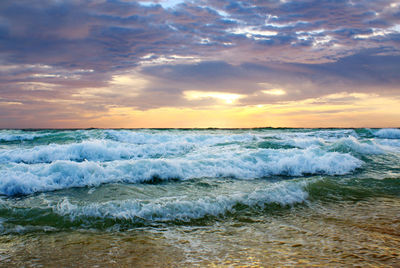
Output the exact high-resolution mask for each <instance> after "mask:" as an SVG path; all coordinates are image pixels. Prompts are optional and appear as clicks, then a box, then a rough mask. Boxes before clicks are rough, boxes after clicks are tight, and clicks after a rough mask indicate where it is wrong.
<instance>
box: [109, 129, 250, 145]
mask: <svg viewBox="0 0 400 268" xmlns="http://www.w3.org/2000/svg"><path fill="white" fill-rule="evenodd" d="M105 133H106V137H107V138H108V139H112V140H116V141H120V142H125V143H133V144H160V143H165V142H177V141H179V142H182V143H194V144H196V145H199V146H201V145H215V144H225V143H232V142H246V141H254V140H257V139H258V137H257V136H256V135H254V134H250V133H246V134H229V135H227V133H216V134H210V133H196V132H193V131H191V132H188V133H185V134H183V133H182V132H176V133H174V131H171V132H168V133H162V132H161V133H160V132H157V133H154V132H149V131H146V132H145V131H129V130H106V131H105Z"/></svg>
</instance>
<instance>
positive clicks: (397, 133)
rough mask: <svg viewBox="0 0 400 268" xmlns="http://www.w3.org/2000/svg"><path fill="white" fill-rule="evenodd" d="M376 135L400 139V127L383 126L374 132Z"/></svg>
mask: <svg viewBox="0 0 400 268" xmlns="http://www.w3.org/2000/svg"><path fill="white" fill-rule="evenodd" d="M374 135H375V136H376V137H379V138H386V139H400V129H398V128H383V129H380V130H378V131H376V132H375V133H374Z"/></svg>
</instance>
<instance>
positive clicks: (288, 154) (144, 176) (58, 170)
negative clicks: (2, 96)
mask: <svg viewBox="0 0 400 268" xmlns="http://www.w3.org/2000/svg"><path fill="white" fill-rule="evenodd" d="M362 163H363V162H362V161H360V160H359V159H357V158H355V157H353V156H351V155H350V154H342V153H337V152H326V151H323V150H321V149H318V148H309V149H306V150H300V149H290V150H271V149H258V150H253V151H251V150H248V151H245V152H240V153H239V152H237V151H229V150H225V151H222V152H221V153H219V154H206V153H204V154H193V155H188V156H185V157H184V158H176V159H142V160H132V159H131V160H117V161H112V162H90V161H83V162H71V161H63V160H57V161H55V162H52V163H50V164H31V165H28V164H22V163H20V164H16V163H9V164H7V165H3V168H2V169H1V170H0V178H2V180H1V181H0V194H5V195H15V194H30V193H34V192H40V191H51V190H57V189H64V188H70V187H83V186H95V185H99V184H102V183H109V182H128V183H138V182H145V181H149V180H151V179H153V178H154V177H157V178H159V179H171V178H176V179H181V180H185V179H193V178H201V177H236V178H241V179H252V178H260V177H265V176H270V175H287V176H302V175H304V174H329V175H342V174H347V173H349V172H352V171H354V170H355V169H356V168H359V167H360V166H361V165H362Z"/></svg>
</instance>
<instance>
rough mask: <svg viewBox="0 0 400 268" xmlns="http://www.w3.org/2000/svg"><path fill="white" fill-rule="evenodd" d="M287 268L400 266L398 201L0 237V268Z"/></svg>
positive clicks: (325, 205) (379, 199)
mask: <svg viewBox="0 0 400 268" xmlns="http://www.w3.org/2000/svg"><path fill="white" fill-rule="evenodd" d="M285 265H299V266H313V265H315V266H321V265H322V266H331V267H338V266H350V265H356V266H360V267H393V266H396V265H400V200H399V199H397V198H374V199H370V200H364V201H358V202H339V203H336V204H312V205H305V206H298V207H296V208H291V209H287V210H282V211H280V212H275V213H273V214H269V215H260V216H259V217H256V218H255V217H254V216H252V217H247V216H246V215H243V217H240V218H235V219H231V218H224V219H220V220H219V221H214V222H212V223H211V224H210V225H209V226H204V225H202V226H193V225H190V226H188V225H170V226H165V227H157V228H150V227H146V228H143V229H134V230H130V231H124V232H113V231H96V230H93V231H90V230H73V231H62V232H56V231H52V232H47V233H46V232H40V233H26V234H7V235H3V236H1V237H0V266H2V267H14V266H26V267H35V266H36V267H43V266H44V267H49V266H59V267H60V266H62V267H65V266H68V267H184V266H185V267H187V266H201V267H204V266H211V267H212V266H218V267H221V266H222V267H231V266H246V267H260V266H261V267H264V266H285Z"/></svg>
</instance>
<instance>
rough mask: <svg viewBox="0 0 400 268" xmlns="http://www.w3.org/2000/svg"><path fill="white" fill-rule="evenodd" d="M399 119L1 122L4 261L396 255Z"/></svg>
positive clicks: (175, 262) (317, 259)
mask: <svg viewBox="0 0 400 268" xmlns="http://www.w3.org/2000/svg"><path fill="white" fill-rule="evenodd" d="M399 160H400V130H399V129H235V130H231V129H228V130H220V129H212V130H196V129H187V130H176V129H169V130H151V129H143V130H99V129H91V130H38V131H31V130H27V131H24V130H1V131H0V194H1V196H0V232H1V236H0V245H1V246H0V263H1V264H2V265H3V266H21V265H27V266H43V265H44V266H49V265H61V266H66V265H68V266H82V265H86V266H96V265H97V266H131V265H134V266H138V267H143V266H156V267H171V266H236V265H238V266H241V265H245V266H282V265H300V266H310V265H324V266H333V267H337V266H343V265H353V264H354V265H355V264H356V265H361V266H393V265H395V264H398V263H400V256H399V253H398V248H399V246H400V231H399V227H400V226H399V225H400V206H399V205H400V180H399V179H400V161H399Z"/></svg>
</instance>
